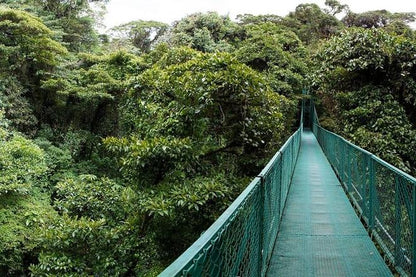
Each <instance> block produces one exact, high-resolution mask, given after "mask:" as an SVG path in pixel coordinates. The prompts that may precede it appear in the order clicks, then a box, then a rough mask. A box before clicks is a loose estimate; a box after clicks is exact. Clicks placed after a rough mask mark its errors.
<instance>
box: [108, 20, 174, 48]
mask: <svg viewBox="0 0 416 277" xmlns="http://www.w3.org/2000/svg"><path fill="white" fill-rule="evenodd" d="M167 30H168V25H167V24H165V23H162V22H157V21H143V20H137V21H131V22H129V23H126V24H123V25H120V26H117V27H114V28H112V29H111V32H112V33H113V35H112V37H113V43H114V40H116V43H119V44H121V45H122V44H126V43H127V42H128V44H131V45H132V46H134V47H137V48H138V49H139V50H140V51H141V53H148V52H149V51H150V50H151V48H152V46H153V44H154V43H155V42H156V41H157V40H158V39H159V38H160V37H161V36H162V35H163V34H164V33H165V32H166V31H167ZM128 44H127V45H126V46H127V47H128Z"/></svg>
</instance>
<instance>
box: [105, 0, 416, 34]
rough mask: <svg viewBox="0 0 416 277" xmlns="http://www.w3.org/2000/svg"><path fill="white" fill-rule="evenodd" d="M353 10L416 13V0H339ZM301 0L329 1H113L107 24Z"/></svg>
mask: <svg viewBox="0 0 416 277" xmlns="http://www.w3.org/2000/svg"><path fill="white" fill-rule="evenodd" d="M339 2H340V3H341V4H347V5H348V6H349V7H350V9H351V10H352V11H353V12H364V11H369V10H379V9H386V10H388V11H391V12H416V1H415V0H393V1H392V0H389V1H387V0H378V1H374V0H373V1H368V0H367V1H366V0H344V1H343V0H339ZM301 3H316V4H318V5H319V6H321V7H324V6H325V5H324V3H325V0H303V1H300V0H274V1H272V0H251V1H247V0H110V2H109V3H108V4H107V14H106V16H105V18H104V22H103V23H104V25H105V26H106V27H107V28H111V27H114V26H117V25H120V24H123V23H127V22H130V21H133V20H138V19H141V20H156V21H160V22H165V23H168V24H169V23H172V22H173V21H175V20H179V19H181V18H183V17H184V16H186V15H189V14H192V13H195V12H207V11H216V12H218V13H219V14H221V15H229V16H230V17H231V18H232V19H234V18H235V16H236V15H238V14H245V13H249V14H254V15H257V14H277V15H280V16H285V15H287V14H288V13H289V12H290V11H293V10H295V8H296V6H297V5H299V4H301Z"/></svg>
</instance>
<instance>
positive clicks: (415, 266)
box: [412, 187, 416, 277]
mask: <svg viewBox="0 0 416 277" xmlns="http://www.w3.org/2000/svg"><path fill="white" fill-rule="evenodd" d="M412 196H413V197H412V198H413V199H412V200H413V202H412V206H413V207H412V208H413V209H412V216H413V221H412V276H413V277H416V260H415V257H416V188H415V187H413V188H412Z"/></svg>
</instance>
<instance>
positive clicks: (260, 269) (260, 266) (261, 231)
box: [257, 176, 266, 277]
mask: <svg viewBox="0 0 416 277" xmlns="http://www.w3.org/2000/svg"><path fill="white" fill-rule="evenodd" d="M259 177H260V198H261V200H260V212H259V213H260V223H259V225H260V226H259V245H258V248H259V249H258V251H259V253H258V265H257V266H258V270H257V272H258V276H261V277H262V276H265V275H266V271H265V268H263V264H264V263H263V261H264V216H265V207H264V201H265V199H266V198H265V193H266V192H265V188H264V186H265V180H264V176H259ZM263 271H264V272H263Z"/></svg>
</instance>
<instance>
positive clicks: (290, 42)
mask: <svg viewBox="0 0 416 277" xmlns="http://www.w3.org/2000/svg"><path fill="white" fill-rule="evenodd" d="M244 30H245V36H246V39H245V40H243V41H242V42H241V43H240V44H239V48H238V50H237V51H236V52H235V54H236V56H237V58H238V59H239V60H240V61H242V62H244V63H245V64H247V65H248V66H250V67H252V68H253V69H255V70H257V71H260V72H262V73H263V74H265V77H266V79H267V80H269V83H270V85H271V87H272V89H273V90H274V91H276V92H278V93H280V94H284V95H286V96H288V95H293V94H294V93H300V92H301V90H302V88H303V86H304V83H303V77H302V75H304V74H305V72H306V64H305V63H304V62H303V59H304V58H305V56H306V50H305V49H304V47H303V44H302V42H301V41H300V40H299V38H298V37H297V36H296V34H295V33H293V32H292V31H290V30H288V29H287V28H286V27H283V26H281V25H277V24H273V23H270V22H268V23H259V24H250V25H247V26H245V28H244Z"/></svg>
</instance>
